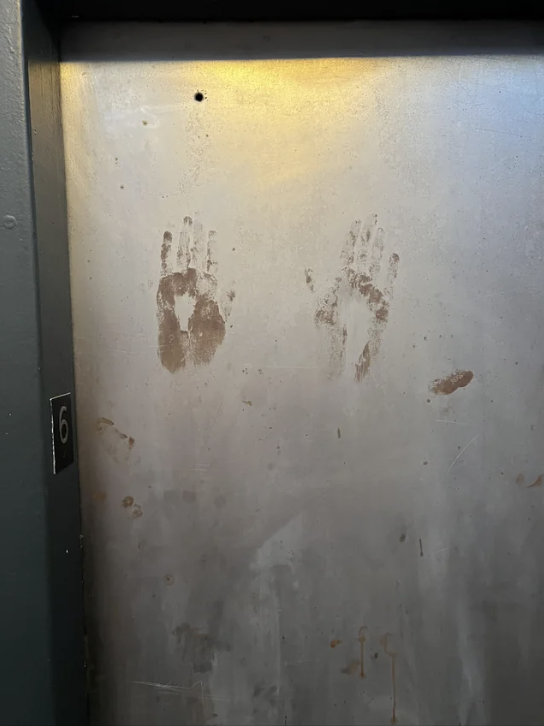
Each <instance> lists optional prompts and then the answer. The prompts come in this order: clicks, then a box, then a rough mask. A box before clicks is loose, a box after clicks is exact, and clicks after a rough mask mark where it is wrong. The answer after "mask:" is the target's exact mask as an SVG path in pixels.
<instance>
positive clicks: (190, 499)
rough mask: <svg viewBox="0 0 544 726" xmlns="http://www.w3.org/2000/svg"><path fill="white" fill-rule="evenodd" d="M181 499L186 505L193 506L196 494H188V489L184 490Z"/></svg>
mask: <svg viewBox="0 0 544 726" xmlns="http://www.w3.org/2000/svg"><path fill="white" fill-rule="evenodd" d="M181 498H182V499H183V501H184V502H186V503H187V504H194V503H195V502H196V492H190V491H189V490H188V489H184V490H183V493H182V495H181Z"/></svg>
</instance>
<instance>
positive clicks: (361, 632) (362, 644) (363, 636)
mask: <svg viewBox="0 0 544 726" xmlns="http://www.w3.org/2000/svg"><path fill="white" fill-rule="evenodd" d="M367 632H368V628H367V627H366V625H363V627H362V628H359V637H358V638H357V640H358V641H359V645H360V648H361V663H360V665H361V670H360V673H359V675H360V676H361V678H364V677H365V643H366V634H367Z"/></svg>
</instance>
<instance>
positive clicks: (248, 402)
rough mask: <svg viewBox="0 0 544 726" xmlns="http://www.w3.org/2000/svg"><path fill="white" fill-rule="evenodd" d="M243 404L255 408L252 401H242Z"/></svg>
mask: <svg viewBox="0 0 544 726" xmlns="http://www.w3.org/2000/svg"><path fill="white" fill-rule="evenodd" d="M242 403H245V404H246V406H253V404H252V403H251V401H242Z"/></svg>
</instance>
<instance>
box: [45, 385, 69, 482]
mask: <svg viewBox="0 0 544 726" xmlns="http://www.w3.org/2000/svg"><path fill="white" fill-rule="evenodd" d="M49 403H50V406H51V439H52V441H51V443H52V446H53V474H58V473H59V471H62V470H63V469H66V467H67V466H70V464H73V462H74V434H73V427H72V394H71V393H64V394H63V395H62V396H55V397H54V398H51V399H50V401H49Z"/></svg>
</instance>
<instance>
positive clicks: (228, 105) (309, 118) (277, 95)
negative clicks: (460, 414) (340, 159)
mask: <svg viewBox="0 0 544 726" xmlns="http://www.w3.org/2000/svg"><path fill="white" fill-rule="evenodd" d="M385 68H386V61H380V60H375V59H365V58H357V59H341V58H326V59H301V60H258V61H217V62H215V61H207V62H197V63H175V64H168V65H167V66H165V67H163V71H164V73H165V74H167V75H168V82H169V83H170V84H171V85H172V88H176V91H177V92H179V93H182V94H183V95H184V96H185V98H187V95H188V88H194V89H195V91H197V90H200V91H203V92H204V94H205V101H204V103H206V104H207V106H206V109H202V108H196V106H199V105H200V104H197V103H195V104H194V105H195V108H194V109H193V110H192V111H190V113H191V115H192V114H195V116H196V115H198V118H199V119H201V124H202V126H201V127H200V132H201V133H203V134H204V135H205V134H208V137H209V138H210V143H211V144H213V146H214V149H215V150H216V151H217V153H218V155H219V157H220V158H219V159H218V161H221V166H222V168H223V169H228V170H229V171H230V173H232V174H234V175H236V174H237V173H239V174H252V176H253V177H254V179H253V181H254V183H255V184H257V185H258V186H261V187H263V186H270V185H277V184H281V183H284V182H286V181H288V180H291V179H294V178H297V177H301V176H306V175H307V174H308V173H310V172H311V173H312V174H315V173H318V171H319V169H320V168H322V169H323V170H325V167H327V168H329V169H330V164H331V157H334V155H335V154H337V153H341V149H340V148H337V147H338V145H339V144H341V143H342V139H343V138H344V139H345V134H346V132H348V133H349V132H350V129H351V127H352V126H354V125H356V124H357V123H358V122H360V121H361V119H364V118H365V117H366V116H367V114H368V113H369V111H370V110H371V109H372V108H373V107H374V105H375V100H374V93H373V88H374V84H375V79H376V77H377V76H378V75H381V72H382V71H383V70H384V69H385ZM165 80H166V79H165Z"/></svg>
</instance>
